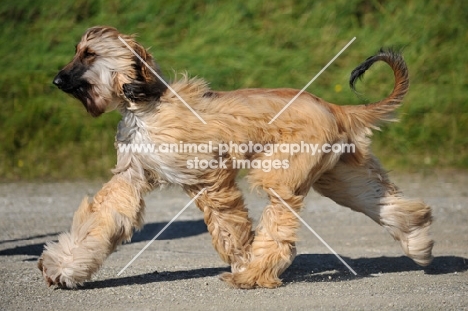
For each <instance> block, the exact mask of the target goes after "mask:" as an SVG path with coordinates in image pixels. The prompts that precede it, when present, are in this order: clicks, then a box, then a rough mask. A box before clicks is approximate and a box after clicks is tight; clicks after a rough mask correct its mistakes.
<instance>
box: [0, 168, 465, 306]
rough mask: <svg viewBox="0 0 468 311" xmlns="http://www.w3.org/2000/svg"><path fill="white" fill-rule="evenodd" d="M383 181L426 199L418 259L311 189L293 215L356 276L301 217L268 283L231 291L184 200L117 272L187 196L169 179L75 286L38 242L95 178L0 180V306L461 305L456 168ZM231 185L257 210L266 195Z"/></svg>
mask: <svg viewBox="0 0 468 311" xmlns="http://www.w3.org/2000/svg"><path fill="white" fill-rule="evenodd" d="M392 175H394V174H392ZM393 179H394V180H395V182H396V183H397V184H398V185H399V186H400V188H401V189H402V190H403V191H404V192H405V193H406V194H407V195H408V196H411V197H422V198H424V200H425V201H426V202H427V203H428V204H430V205H431V206H432V207H433V213H434V217H435V222H434V225H433V228H432V234H433V237H434V239H435V241H436V245H435V247H434V256H435V259H434V261H433V263H432V264H431V265H430V266H429V267H427V268H425V269H423V268H421V267H419V266H417V265H416V264H414V263H413V262H412V261H411V260H410V259H408V258H406V257H404V256H403V255H402V252H401V250H400V246H399V243H397V242H395V241H393V240H392V238H391V237H390V235H389V234H387V233H386V232H385V230H384V229H382V228H381V227H379V226H378V225H376V224H375V223H373V222H372V221H371V220H370V219H368V218H367V217H365V216H364V215H362V214H358V213H355V212H352V211H351V210H349V209H347V208H343V207H340V206H338V205H336V204H335V203H333V202H332V201H330V200H328V199H326V198H323V197H320V196H318V195H317V194H315V193H311V194H310V195H309V196H308V198H307V201H306V207H305V209H304V210H303V212H302V214H301V216H302V217H303V219H304V220H305V221H306V222H307V223H308V224H309V225H310V226H311V227H312V228H313V229H314V230H315V231H316V232H317V233H318V234H319V235H320V236H321V237H322V238H323V239H324V240H325V241H326V242H327V243H328V244H329V245H330V246H331V247H332V248H333V249H334V250H335V251H336V252H337V253H339V254H340V255H341V256H342V258H343V259H344V260H345V261H346V262H347V263H348V264H349V265H350V266H351V267H352V268H353V269H354V270H355V271H356V272H357V273H358V276H354V275H353V274H352V273H350V272H349V271H348V269H347V268H346V267H345V266H344V265H343V264H342V263H341V262H340V261H339V260H338V259H337V258H336V257H335V256H334V255H332V254H331V253H330V252H329V250H328V249H327V248H326V247H325V246H324V245H322V244H321V243H320V241H319V240H318V239H317V238H316V237H315V236H314V235H313V234H312V233H311V232H310V231H308V229H307V228H305V226H302V227H301V229H300V232H299V237H300V241H299V242H298V245H297V247H298V256H297V257H296V259H295V261H294V263H293V264H292V265H291V267H290V268H289V269H288V270H287V271H286V272H285V273H284V274H283V276H282V278H283V281H284V285H283V286H282V287H280V288H277V289H273V290H271V289H270V290H268V289H254V290H237V289H231V288H229V287H228V286H226V284H224V283H223V282H221V281H220V280H219V279H218V275H219V274H220V273H221V272H223V271H228V269H229V268H228V267H227V265H226V264H224V263H223V262H222V261H221V260H220V259H219V258H218V256H217V254H216V253H215V251H214V249H213V248H212V246H211V238H210V236H209V234H208V233H207V231H206V227H205V225H204V223H203V217H202V214H201V213H200V212H199V211H198V209H197V208H196V207H194V206H191V207H189V208H188V209H187V210H186V211H185V212H184V213H183V214H182V215H181V216H180V217H179V218H178V219H177V220H176V221H175V222H174V223H173V224H172V225H171V226H170V227H169V228H168V229H167V230H166V231H165V232H164V233H163V234H162V235H161V236H160V237H159V238H158V239H157V240H156V241H154V243H153V244H151V246H150V247H149V248H148V249H147V250H146V251H145V252H143V253H142V254H141V256H140V257H138V259H137V260H135V262H134V263H133V264H132V265H131V266H130V267H129V268H128V269H127V270H125V271H124V272H123V273H122V274H121V275H120V276H117V273H118V272H119V271H120V270H121V269H122V268H123V267H124V266H125V265H126V264H127V263H128V262H129V261H130V260H131V259H132V257H133V256H135V255H136V254H137V253H138V252H139V251H140V250H141V249H142V248H143V247H144V246H145V245H146V244H147V243H148V242H149V241H150V240H151V239H152V238H153V237H154V236H155V235H156V233H158V232H159V230H161V229H162V228H163V227H164V225H165V224H166V223H167V222H168V221H170V220H171V219H172V217H174V215H176V214H177V213H178V212H179V211H180V210H181V209H182V207H184V205H185V204H186V203H187V202H188V201H189V198H188V197H187V196H186V195H185V194H184V193H183V192H182V191H180V190H179V189H177V188H171V189H166V190H162V191H156V192H154V193H152V194H150V195H149V196H147V198H146V203H147V211H146V222H147V225H146V226H145V228H144V229H143V230H142V231H141V232H139V233H137V234H135V235H134V238H133V240H132V242H131V243H129V244H126V245H124V246H121V247H120V248H119V249H118V250H117V251H116V252H115V253H114V254H112V255H111V256H110V257H109V258H108V260H107V261H106V263H105V264H104V266H103V268H102V269H101V270H100V271H99V272H98V273H97V274H96V275H95V276H94V277H93V279H92V280H91V281H89V282H87V283H85V284H84V286H82V287H81V288H79V289H77V290H65V289H58V288H54V287H50V288H48V287H47V286H46V285H45V282H44V281H43V280H42V276H41V273H40V271H39V270H38V269H37V267H36V262H37V259H38V256H39V255H40V254H41V252H42V249H43V247H44V243H45V242H46V241H52V240H56V239H57V235H58V234H59V233H60V232H62V231H66V230H68V228H69V226H70V224H71V220H72V216H73V212H74V211H75V209H76V208H77V207H78V204H79V203H80V202H81V199H82V197H83V196H85V195H88V196H92V195H93V194H94V193H95V192H96V191H97V190H98V189H99V188H100V184H98V183H47V184H39V183H34V184H30V183H17V184H0V310H60V309H66V310H169V309H172V310H310V309H325V310H329V309H339V310H340V309H349V310H355V309H359V310H363V309H364V310H385V309H389V310H440V309H444V310H467V309H468V294H467V293H468V272H467V270H468V207H467V205H468V204H467V203H468V188H467V187H466V185H467V184H468V173H467V172H438V173H430V174H428V175H426V176H423V175H403V176H402V175H399V176H394V178H393ZM241 185H242V186H243V188H244V189H246V190H245V194H246V200H247V202H248V205H249V209H250V210H251V214H252V216H253V218H254V219H258V216H259V215H260V213H261V210H262V207H263V206H264V205H265V204H266V199H265V197H264V196H262V195H259V194H257V193H251V192H249V191H248V190H247V186H246V185H245V183H244V182H243V181H241Z"/></svg>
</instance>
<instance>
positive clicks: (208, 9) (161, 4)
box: [0, 0, 468, 180]
mask: <svg viewBox="0 0 468 311" xmlns="http://www.w3.org/2000/svg"><path fill="white" fill-rule="evenodd" d="M467 20H468V4H467V3H466V2H465V1H450V0H449V1H438V2H437V1H423V0H419V1H418V0H406V1H383V0H370V1H365V0H338V1H277V2H275V1H269V2H264V1H248V2H246V3H244V4H242V3H236V2H234V1H227V0H226V1H206V2H204V3H202V2H200V1H195V0H184V1H182V0H174V1H135V0H132V1H111V0H101V1H84V0H78V1H70V2H68V3H67V2H57V1H49V0H42V1H35V0H32V1H26V0H23V1H7V2H4V3H2V5H1V6H0V23H1V29H2V44H1V45H0V59H1V62H0V72H1V74H0V95H1V98H2V102H3V107H2V109H0V179H2V180H37V179H41V180H60V179H84V178H104V177H107V176H109V175H110V169H111V168H112V167H113V166H114V165H115V150H114V147H113V140H114V135H115V129H116V125H117V122H118V120H119V118H120V116H119V115H118V113H115V112H114V113H110V114H106V115H104V116H102V117H100V118H98V119H93V118H91V117H90V116H88V115H87V114H86V112H85V111H84V109H83V107H82V106H81V104H80V103H79V102H78V101H76V100H75V99H73V98H71V97H69V96H67V95H66V94H64V93H63V92H61V91H59V90H58V89H56V88H55V87H54V86H53V85H52V83H51V81H52V78H53V77H54V75H55V74H56V73H57V71H58V70H59V69H60V68H61V67H62V66H63V65H65V64H66V63H67V62H68V61H69V60H71V58H72V56H73V53H74V46H75V44H76V43H77V41H78V40H79V38H80V36H81V35H82V33H83V32H84V31H85V30H86V29H87V28H88V27H90V26H93V25H112V26H114V27H117V28H118V29H119V30H120V31H121V32H123V33H138V34H139V41H140V42H141V43H142V44H143V45H144V46H146V47H151V51H152V53H153V55H154V57H155V58H156V59H157V60H158V62H159V64H160V66H161V67H162V69H163V71H164V72H165V74H166V75H167V76H168V77H171V78H173V77H174V71H177V72H183V71H187V72H188V73H189V74H190V75H192V76H195V75H196V76H199V77H203V78H205V79H206V80H207V81H209V82H210V83H211V86H212V87H213V88H214V89H224V90H230V89H236V88H243V87H269V88H274V87H293V88H297V89H301V88H302V87H303V86H304V85H305V84H306V83H307V82H308V81H309V80H310V79H311V78H312V77H313V76H314V75H315V74H316V73H317V72H318V71H319V70H320V69H321V68H322V67H323V66H324V65H325V64H326V63H328V61H329V60H330V59H331V58H332V57H333V56H334V55H335V54H336V53H337V52H338V51H339V50H340V49H341V48H342V47H343V46H344V45H345V44H346V43H347V42H349V40H351V38H353V37H357V39H356V41H355V42H354V43H353V44H352V45H351V46H350V47H349V48H348V49H347V50H346V51H345V52H344V53H343V54H342V55H341V56H340V57H339V58H338V59H337V60H336V61H335V62H334V63H333V64H332V65H331V66H330V67H329V68H328V69H327V70H326V71H325V72H324V73H323V74H322V75H321V76H320V77H319V78H318V79H317V80H316V81H315V82H314V83H313V84H312V85H311V86H310V87H309V89H308V91H309V92H311V93H314V94H316V95H317V96H320V97H322V98H324V99H326V100H328V101H330V102H334V103H338V104H362V103H366V102H369V101H374V100H378V99H381V98H383V97H385V96H386V95H387V94H388V93H389V92H390V91H391V89H392V87H393V76H392V74H391V71H390V69H389V68H387V67H386V66H385V65H380V66H375V67H373V68H372V69H371V70H370V71H369V72H368V73H366V77H365V79H364V81H363V82H362V83H359V84H358V89H359V91H360V92H361V93H362V94H363V96H364V98H366V99H367V100H362V99H360V98H359V97H357V96H356V95H355V94H354V93H352V92H351V91H350V90H349V88H348V86H347V85H348V77H349V74H350V72H351V71H352V69H353V68H354V67H355V66H357V65H358V64H359V63H361V62H362V61H363V60H364V59H365V58H366V57H368V56H370V55H372V54H373V53H375V52H376V51H377V50H378V49H379V48H380V47H381V46H395V47H404V56H405V59H406V60H407V63H408V66H409V69H410V79H411V87H410V92H409V94H408V95H407V97H406V98H405V102H404V105H403V106H402V108H400V110H399V115H400V120H401V121H400V123H395V124H390V125H387V126H385V127H384V128H383V131H382V132H379V133H376V134H375V139H374V144H373V149H374V151H375V152H376V153H377V155H378V156H379V157H380V158H381V159H382V161H383V162H384V164H386V165H387V167H388V168H389V169H405V170H407V169H411V170H419V169H432V168H435V167H444V168H467V167H468V135H467V133H468V103H467V98H468V81H467V79H468V77H467V72H468V65H467V64H468V56H467V55H468V53H466V43H467V42H468V29H467V25H468V24H467V23H466V21H467ZM340 89H341V90H340Z"/></svg>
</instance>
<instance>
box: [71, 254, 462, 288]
mask: <svg viewBox="0 0 468 311" xmlns="http://www.w3.org/2000/svg"><path fill="white" fill-rule="evenodd" d="M342 258H343V259H344V260H345V261H346V262H347V263H348V264H349V265H350V266H351V267H352V268H353V270H355V271H356V272H357V274H358V275H356V276H355V275H354V274H352V273H351V272H350V271H348V270H347V268H346V267H345V266H343V265H342V263H341V262H339V261H338V260H337V258H336V257H335V256H334V255H332V254H316V255H313V254H302V255H298V256H297V257H296V258H295V259H294V262H293V264H292V265H291V266H290V267H289V268H288V270H286V272H285V273H284V274H283V275H282V276H281V278H282V279H283V282H284V283H285V284H288V283H297V282H340V281H346V280H349V281H352V280H356V279H360V278H364V277H373V276H375V275H378V274H385V273H395V272H408V271H423V272H424V273H426V274H448V273H454V272H464V271H467V270H468V258H463V257H457V256H440V257H436V258H434V261H433V262H432V263H431V265H429V266H428V267H425V268H422V267H420V266H418V265H416V264H415V263H414V262H413V261H412V260H411V259H409V258H408V257H405V256H400V257H376V258H357V259H351V258H347V257H342ZM229 270H230V269H229V267H224V268H200V269H192V270H179V271H165V272H157V271H155V272H152V273H144V274H139V275H134V276H127V277H122V278H112V279H107V280H98V281H91V282H87V283H85V284H84V285H83V286H81V287H80V289H82V290H90V289H96V288H107V287H119V286H128V285H144V284H151V283H158V282H169V281H177V280H187V279H197V278H204V277H211V276H217V275H219V274H221V273H222V272H228V271H229Z"/></svg>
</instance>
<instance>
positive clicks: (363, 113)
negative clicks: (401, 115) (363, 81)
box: [349, 49, 409, 128]
mask: <svg viewBox="0 0 468 311" xmlns="http://www.w3.org/2000/svg"><path fill="white" fill-rule="evenodd" d="M377 61H383V62H386V63H387V64H388V65H390V67H391V68H392V70H393V73H394V76H395V86H394V87H393V91H392V93H391V94H390V95H389V96H388V97H387V98H385V99H383V100H380V101H378V102H375V103H371V104H367V105H364V106H354V107H356V108H358V107H359V112H357V111H356V112H357V115H358V118H359V119H361V121H362V123H363V124H362V125H364V126H366V127H372V128H376V123H377V122H378V121H394V120H395V119H394V117H393V111H394V110H395V109H396V108H398V107H399V106H400V104H401V102H402V100H403V97H404V96H405V95H406V93H407V92H408V89H409V78H408V68H407V67H406V63H405V61H404V59H403V56H402V55H401V54H400V53H399V52H396V51H394V50H392V49H380V51H379V52H378V53H377V54H376V55H374V56H371V57H369V58H368V59H366V61H364V62H363V63H362V64H360V65H359V66H358V67H356V69H354V70H353V71H352V73H351V77H350V79H349V85H350V87H351V88H352V89H353V90H354V91H355V84H356V81H357V80H358V79H360V78H362V76H363V75H364V73H365V72H366V71H367V70H368V69H369V68H370V67H371V66H372V65H373V64H374V63H375V62H377ZM353 110H354V109H353Z"/></svg>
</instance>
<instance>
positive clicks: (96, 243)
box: [38, 175, 144, 288]
mask: <svg viewBox="0 0 468 311" xmlns="http://www.w3.org/2000/svg"><path fill="white" fill-rule="evenodd" d="M135 184H136V185H137V186H135ZM141 195H142V193H141V189H139V187H138V183H131V182H130V181H128V180H127V179H126V178H124V177H122V176H121V175H115V176H114V177H113V178H112V179H111V180H110V181H109V182H108V183H107V184H105V185H104V186H103V187H102V189H101V190H100V191H99V192H98V193H97V194H96V195H95V197H94V198H93V200H92V201H91V202H88V198H85V199H84V200H83V201H82V202H81V205H80V207H79V208H78V210H77V211H76V212H75V215H74V217H73V224H72V227H71V231H70V233H63V234H61V235H60V236H59V240H58V242H57V243H48V244H47V245H46V247H45V251H44V253H43V254H42V256H41V257H40V258H39V262H38V267H39V269H40V270H41V271H42V273H43V276H44V278H45V280H46V282H47V283H48V285H49V286H50V285H52V284H57V285H60V286H63V287H69V288H74V287H76V285H77V284H81V283H83V282H84V281H86V280H88V279H90V278H91V275H92V274H93V273H94V272H96V271H97V270H98V269H99V267H100V266H101V265H102V263H103V261H104V260H105V259H106V257H107V256H108V255H109V254H110V253H112V251H114V249H115V248H116V247H117V246H118V245H119V244H120V243H121V242H122V241H124V240H130V238H131V236H132V232H133V228H134V227H140V226H141V225H142V222H143V209H144V201H143V200H142V197H141Z"/></svg>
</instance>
